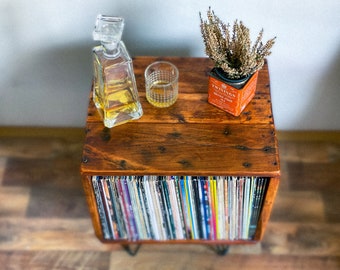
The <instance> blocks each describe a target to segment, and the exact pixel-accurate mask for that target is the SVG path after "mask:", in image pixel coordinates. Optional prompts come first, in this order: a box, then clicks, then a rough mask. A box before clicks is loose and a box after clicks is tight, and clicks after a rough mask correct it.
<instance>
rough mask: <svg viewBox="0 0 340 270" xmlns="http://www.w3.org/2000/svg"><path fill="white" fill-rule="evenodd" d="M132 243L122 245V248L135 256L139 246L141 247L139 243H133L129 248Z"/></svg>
mask: <svg viewBox="0 0 340 270" xmlns="http://www.w3.org/2000/svg"><path fill="white" fill-rule="evenodd" d="M131 246H132V245H128V244H126V245H122V247H123V248H124V250H125V251H126V252H127V253H128V254H129V255H131V256H135V255H136V254H137V253H138V250H139V248H140V247H141V244H137V245H134V248H133V249H132V248H131Z"/></svg>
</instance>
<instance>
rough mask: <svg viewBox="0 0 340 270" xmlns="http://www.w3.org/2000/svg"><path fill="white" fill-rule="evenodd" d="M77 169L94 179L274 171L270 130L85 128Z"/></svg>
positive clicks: (230, 127)
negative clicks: (96, 176) (106, 176)
mask: <svg viewBox="0 0 340 270" xmlns="http://www.w3.org/2000/svg"><path fill="white" fill-rule="evenodd" d="M87 132H88V134H87V136H86V141H85V145H84V157H83V163H82V171H83V173H86V174H93V173H94V174H100V175H103V174H104V175H105V174H109V175H125V174H128V175H144V174H160V175H254V174H255V175H264V176H276V175H277V174H278V173H279V161H278V152H277V149H276V148H275V132H274V127H273V126H263V125H259V126H242V125H214V124H197V125H184V124H183V125H181V124H177V125H173V124H159V125H153V126H151V125H149V124H143V123H128V124H125V125H121V126H118V127H116V128H114V129H106V128H103V127H101V126H100V125H96V124H89V125H88V130H87Z"/></svg>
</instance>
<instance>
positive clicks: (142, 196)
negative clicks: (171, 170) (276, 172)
mask: <svg viewBox="0 0 340 270" xmlns="http://www.w3.org/2000/svg"><path fill="white" fill-rule="evenodd" d="M268 182H269V179H268V178H265V177H234V176H208V177H202V176H152V175H145V176H93V177H92V185H93V189H94V193H95V197H96V203H97V207H98V213H99V218H100V222H101V226H102V231H103V235H104V238H105V239H114V240H121V239H126V240H129V241H136V240H176V239H202V240H251V239H252V238H253V237H254V233H255V230H256V226H257V222H258V218H259V215H260V211H261V209H262V203H263V198H264V195H265V192H266V189H267V185H268Z"/></svg>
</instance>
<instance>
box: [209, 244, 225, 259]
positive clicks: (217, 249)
mask: <svg viewBox="0 0 340 270" xmlns="http://www.w3.org/2000/svg"><path fill="white" fill-rule="evenodd" d="M209 248H210V249H211V250H213V251H214V252H215V253H216V254H217V255H220V256H224V255H226V254H227V253H228V250H229V246H228V245H214V246H211V245H209Z"/></svg>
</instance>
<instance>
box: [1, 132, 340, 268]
mask: <svg viewBox="0 0 340 270" xmlns="http://www.w3.org/2000/svg"><path fill="white" fill-rule="evenodd" d="M294 134H295V133H293V134H292V133H287V132H285V133H284V132H279V133H278V137H279V138H281V139H280V140H279V145H280V154H281V156H280V159H281V167H282V176H281V184H280V189H279V191H278V194H277V197H276V201H275V202H274V207H273V213H272V215H271V218H270V220H269V222H268V225H267V229H266V231H265V235H264V238H263V241H262V242H260V243H257V244H255V245H245V246H244V245H237V246H230V248H229V253H228V254H227V255H225V256H218V255H216V254H215V253H214V252H213V251H212V250H211V249H210V248H208V247H207V246H204V245H164V244H163V245H143V246H142V247H141V249H140V250H139V252H138V254H137V256H135V257H131V256H130V255H128V254H127V253H126V252H125V251H124V249H123V248H122V247H121V246H120V245H119V244H116V245H115V244H102V243H101V242H100V241H99V240H98V239H97V238H96V236H95V235H94V230H93V227H92V223H91V220H90V215H89V212H88V208H87V205H86V200H85V195H84V192H83V187H82V184H81V177H80V175H79V166H80V161H81V155H82V145H83V142H84V131H83V129H73V130H69V129H41V128H37V129H34V130H33V131H32V129H29V128H28V129H27V128H23V129H20V128H0V186H1V187H0V268H1V269H4V270H7V269H8V270H9V269H10V270H13V269H33V270H36V269H39V270H43V269H46V270H47V269H49V270H70V269H75V270H76V269H77V270H88V269H98V270H102V269H103V270H104V269H105V270H106V269H145V270H149V269H237V270H239V269H258V270H259V269H264V270H266V269H268V270H272V269H285V270H290V269H312V270H314V269H327V270H336V269H339V267H340V226H339V225H340V214H339V213H340V210H339V205H340V197H339V192H340V183H339V175H340V133H339V132H333V133H331V137H329V136H326V137H325V136H323V134H322V133H321V134H320V133H319V134H316V135H315V133H303V134H301V133H299V134H298V136H295V135H294ZM327 134H329V133H327ZM302 135H303V138H304V140H301V136H302ZM295 137H297V140H294V138H295ZM308 138H311V140H310V141H308ZM318 138H319V139H318ZM325 138H326V140H325ZM328 138H331V140H328ZM39 142H41V143H39ZM313 168H315V169H313ZM316 179H318V180H316Z"/></svg>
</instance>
